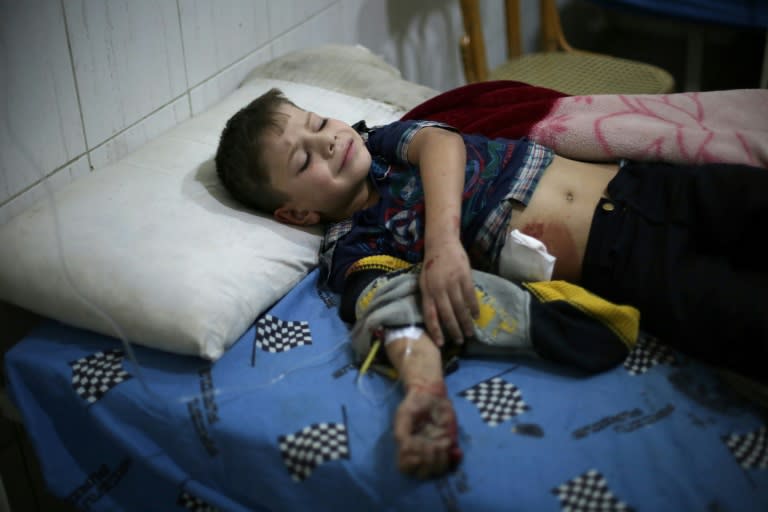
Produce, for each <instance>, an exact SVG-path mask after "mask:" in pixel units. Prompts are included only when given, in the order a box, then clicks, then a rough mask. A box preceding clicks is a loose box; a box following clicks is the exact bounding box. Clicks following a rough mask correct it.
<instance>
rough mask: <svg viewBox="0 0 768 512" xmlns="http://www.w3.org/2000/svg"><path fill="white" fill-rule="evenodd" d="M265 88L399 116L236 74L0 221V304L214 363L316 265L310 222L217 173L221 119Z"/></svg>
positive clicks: (319, 108) (300, 100)
mask: <svg viewBox="0 0 768 512" xmlns="http://www.w3.org/2000/svg"><path fill="white" fill-rule="evenodd" d="M270 87H279V88H281V89H282V90H283V91H284V92H285V94H286V95H287V96H288V97H289V98H290V99H291V100H293V101H294V102H295V103H297V104H298V105H299V106H301V107H303V108H306V109H308V110H314V111H316V112H318V113H320V114H321V115H328V116H332V117H336V118H338V119H342V120H344V121H347V122H349V123H353V122H355V121H358V120H360V119H366V120H367V121H369V124H377V123H384V122H388V121H391V120H394V119H397V118H398V117H399V116H400V115H402V113H403V112H402V111H399V110H396V109H395V108H394V107H391V106H389V105H386V104H384V103H379V102H376V101H373V100H368V99H361V98H356V97H353V96H348V95H345V94H341V93H337V92H333V91H329V90H326V89H321V88H317V87H313V86H310V85H304V84H298V83H293V82H284V81H280V80H273V79H259V78H252V79H249V80H248V81H247V82H246V83H245V84H244V85H243V86H242V87H241V88H240V89H238V90H236V91H235V92H233V93H232V94H231V95H230V96H229V97H227V98H226V99H225V100H224V101H222V102H221V103H219V104H218V105H216V106H215V107H213V108H212V109H210V110H209V111H207V112H206V113H204V114H202V115H200V116H197V117H194V118H192V119H190V120H188V121H187V122H185V123H182V124H180V125H179V126H177V127H175V128H173V129H172V130H170V131H168V132H166V133H165V134H163V135H161V136H160V137H158V138H157V139H156V140H153V141H151V142H149V143H148V144H146V145H145V146H144V147H142V148H141V149H139V150H137V151H135V152H134V153H131V154H130V155H128V156H126V157H125V158H123V159H122V160H121V161H119V162H117V163H115V164H113V165H109V166H107V167H105V168H102V169H98V170H96V171H95V172H93V173H91V174H89V175H88V176H86V177H83V178H81V179H79V180H77V181H75V182H74V183H72V184H70V185H69V186H67V187H65V188H63V189H61V190H59V191H57V192H56V193H54V194H53V196H52V198H48V199H45V200H43V201H41V202H39V203H38V204H36V205H34V206H33V207H31V208H30V209H28V210H27V211H25V212H23V213H21V214H20V215H18V216H17V217H15V218H14V219H12V220H11V221H10V222H9V223H7V224H6V225H4V226H0V299H2V300H5V301H7V302H10V303H13V304H16V305H18V306H21V307H23V308H26V309H29V310H31V311H33V312H35V313H38V314H41V315H44V316H48V317H51V318H55V319H57V320H59V321H61V322H64V323H67V324H71V325H74V326H77V327H82V328H85V329H90V330H93V331H97V332H100V333H103V334H107V335H110V336H115V337H119V338H123V337H125V338H127V339H128V340H129V341H131V342H134V343H138V344H141V345H145V346H148V347H154V348H157V349H162V350H166V351H170V352H176V353H181V354H190V355H198V356H202V357H204V358H207V359H211V360H215V359H217V358H219V357H220V356H221V355H222V353H223V352H224V350H226V349H227V348H228V347H229V346H230V345H231V344H232V343H233V342H234V341H235V340H237V339H238V338H239V337H240V336H241V335H242V333H243V332H245V330H246V329H247V328H248V327H249V326H250V325H251V323H252V322H253V321H254V319H255V318H256V317H257V316H258V315H259V314H261V313H262V312H263V311H265V310H266V309H267V308H268V307H269V306H271V305H272V304H273V303H274V302H275V301H277V300H278V299H279V298H280V297H282V296H283V295H284V294H285V293H286V292H287V291H288V290H289V289H290V288H291V287H292V286H293V285H295V284H296V283H297V282H298V281H299V280H300V279H302V278H303V277H304V276H305V275H306V273H307V272H308V271H309V270H310V269H311V268H312V267H313V266H314V265H315V264H316V259H317V250H318V246H319V243H320V231H319V229H317V228H315V229H312V230H302V229H299V228H295V227H291V226H287V225H283V224H279V223H277V222H275V221H274V220H272V219H271V218H270V217H268V216H262V215H257V214H255V213H253V212H251V211H247V210H244V209H242V208H241V207H239V206H238V205H237V204H235V203H234V202H233V201H232V200H231V199H230V197H229V196H228V195H227V193H226V192H225V191H224V189H223V188H222V187H221V185H220V183H219V181H218V178H217V176H216V172H215V168H214V164H213V156H214V155H215V152H216V146H217V144H218V140H219V135H220V133H221V129H222V128H223V126H224V124H225V122H226V120H227V119H229V117H230V116H231V115H232V114H234V113H235V112H236V111H237V110H238V109H240V108H241V107H243V106H245V105H246V104H247V103H249V102H250V101H251V100H252V99H254V98H255V97H256V96H258V95H260V94H262V93H263V92H265V91H266V90H268V89H269V88H270Z"/></svg>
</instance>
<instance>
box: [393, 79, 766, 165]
mask: <svg viewBox="0 0 768 512" xmlns="http://www.w3.org/2000/svg"><path fill="white" fill-rule="evenodd" d="M403 118H404V119H432V120H436V121H442V122H445V123H448V124H451V125H452V126H455V127H456V128H457V129H459V130H461V131H464V132H466V133H482V134H484V135H486V136H489V137H508V138H520V137H529V138H531V139H533V140H534V141H536V142H539V143H541V144H544V145H545V146H548V147H550V148H552V149H554V150H555V151H556V152H557V153H559V154H561V155H563V156H566V157H569V158H575V159H579V160H587V161H609V160H616V159H619V158H629V159H633V160H661V161H666V162H670V163H705V162H731V163H745V164H750V165H754V166H758V167H768V90H766V89H733V90H725V91H707V92H687V93H674V94H638V95H618V94H617V95H614V94H606V95H594V96H566V95H564V94H562V93H559V92H557V91H553V90H551V89H545V88H542V87H535V86H532V85H528V84H524V83H521V82H514V81H508V80H498V81H490V82H478V83H475V84H469V85H465V86H462V87H458V88H456V89H452V90H450V91H446V92H444V93H442V94H439V95H438V96H436V97H434V98H432V99H430V100H427V101H426V102H424V103H422V104H421V105H419V106H417V107H415V108H414V109H413V110H411V111H410V112H408V113H407V114H406V115H405V116H404V117H403Z"/></svg>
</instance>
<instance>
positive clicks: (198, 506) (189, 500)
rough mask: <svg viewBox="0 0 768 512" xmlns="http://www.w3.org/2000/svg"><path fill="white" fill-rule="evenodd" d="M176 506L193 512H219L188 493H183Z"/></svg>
mask: <svg viewBox="0 0 768 512" xmlns="http://www.w3.org/2000/svg"><path fill="white" fill-rule="evenodd" d="M176 505H177V506H179V507H181V508H183V509H186V510H192V511H193V512H219V509H218V508H216V507H214V506H211V505H209V504H208V503H206V502H204V501H203V500H201V499H200V498H198V497H197V496H193V495H191V494H189V493H188V492H187V491H181V494H179V498H178V499H177V500H176Z"/></svg>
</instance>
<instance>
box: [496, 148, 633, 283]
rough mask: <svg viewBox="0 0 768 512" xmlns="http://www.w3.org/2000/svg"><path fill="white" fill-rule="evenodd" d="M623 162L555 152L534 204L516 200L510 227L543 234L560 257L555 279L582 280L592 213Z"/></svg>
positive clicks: (529, 232) (556, 265)
mask: <svg viewBox="0 0 768 512" xmlns="http://www.w3.org/2000/svg"><path fill="white" fill-rule="evenodd" d="M617 171H618V165H617V164H614V163H611V164H605V163H587V162H579V161H577V160H571V159H569V158H565V157H562V156H555V158H554V160H553V161H552V163H551V164H550V165H549V167H547V169H546V170H545V171H544V174H543V175H542V177H541V180H540V181H539V184H538V186H537V187H536V190H534V192H533V196H532V197H531V200H530V202H529V203H528V206H526V207H524V206H522V205H519V206H516V207H515V211H514V212H513V214H512V219H511V220H510V223H509V229H510V230H512V229H518V230H520V231H521V232H523V233H525V234H527V235H530V236H533V237H535V238H537V239H539V240H541V241H542V242H543V243H544V245H546V246H547V250H548V251H549V253H550V254H552V255H554V256H555V257H556V258H557V260H556V262H555V269H554V274H553V276H552V278H553V279H565V280H567V281H571V282H578V281H579V280H580V278H581V264H582V260H583V259H584V251H585V249H586V247H587V237H588V236H589V228H590V226H591V224H592V216H593V214H594V212H595V207H596V206H597V203H598V201H599V200H600V198H601V197H602V196H603V195H604V194H605V189H606V187H607V185H608V182H609V181H611V179H612V178H613V177H614V176H615V175H616V172H617Z"/></svg>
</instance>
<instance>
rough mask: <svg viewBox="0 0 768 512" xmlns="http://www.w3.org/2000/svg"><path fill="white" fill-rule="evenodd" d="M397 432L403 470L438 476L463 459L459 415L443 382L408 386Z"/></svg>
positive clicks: (396, 420) (420, 474)
mask: <svg viewBox="0 0 768 512" xmlns="http://www.w3.org/2000/svg"><path fill="white" fill-rule="evenodd" d="M394 431H395V439H396V441H397V445H398V450H397V459H398V466H399V468H400V471H402V472H404V473H407V474H410V475H413V476H416V477H418V478H429V477H436V476H440V475H442V474H444V473H446V472H447V471H450V470H452V469H455V468H456V466H457V465H458V464H459V462H461V458H462V453H461V448H459V444H458V435H457V427H456V414H455V412H454V410H453V405H452V404H451V401H450V399H449V398H448V395H447V393H446V389H445V384H444V383H442V382H435V383H433V384H431V385H425V384H421V385H414V384H412V385H409V386H408V387H407V391H406V395H405V398H404V399H403V401H402V403H401V404H400V406H399V407H398V409H397V413H396V415H395V428H394Z"/></svg>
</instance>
